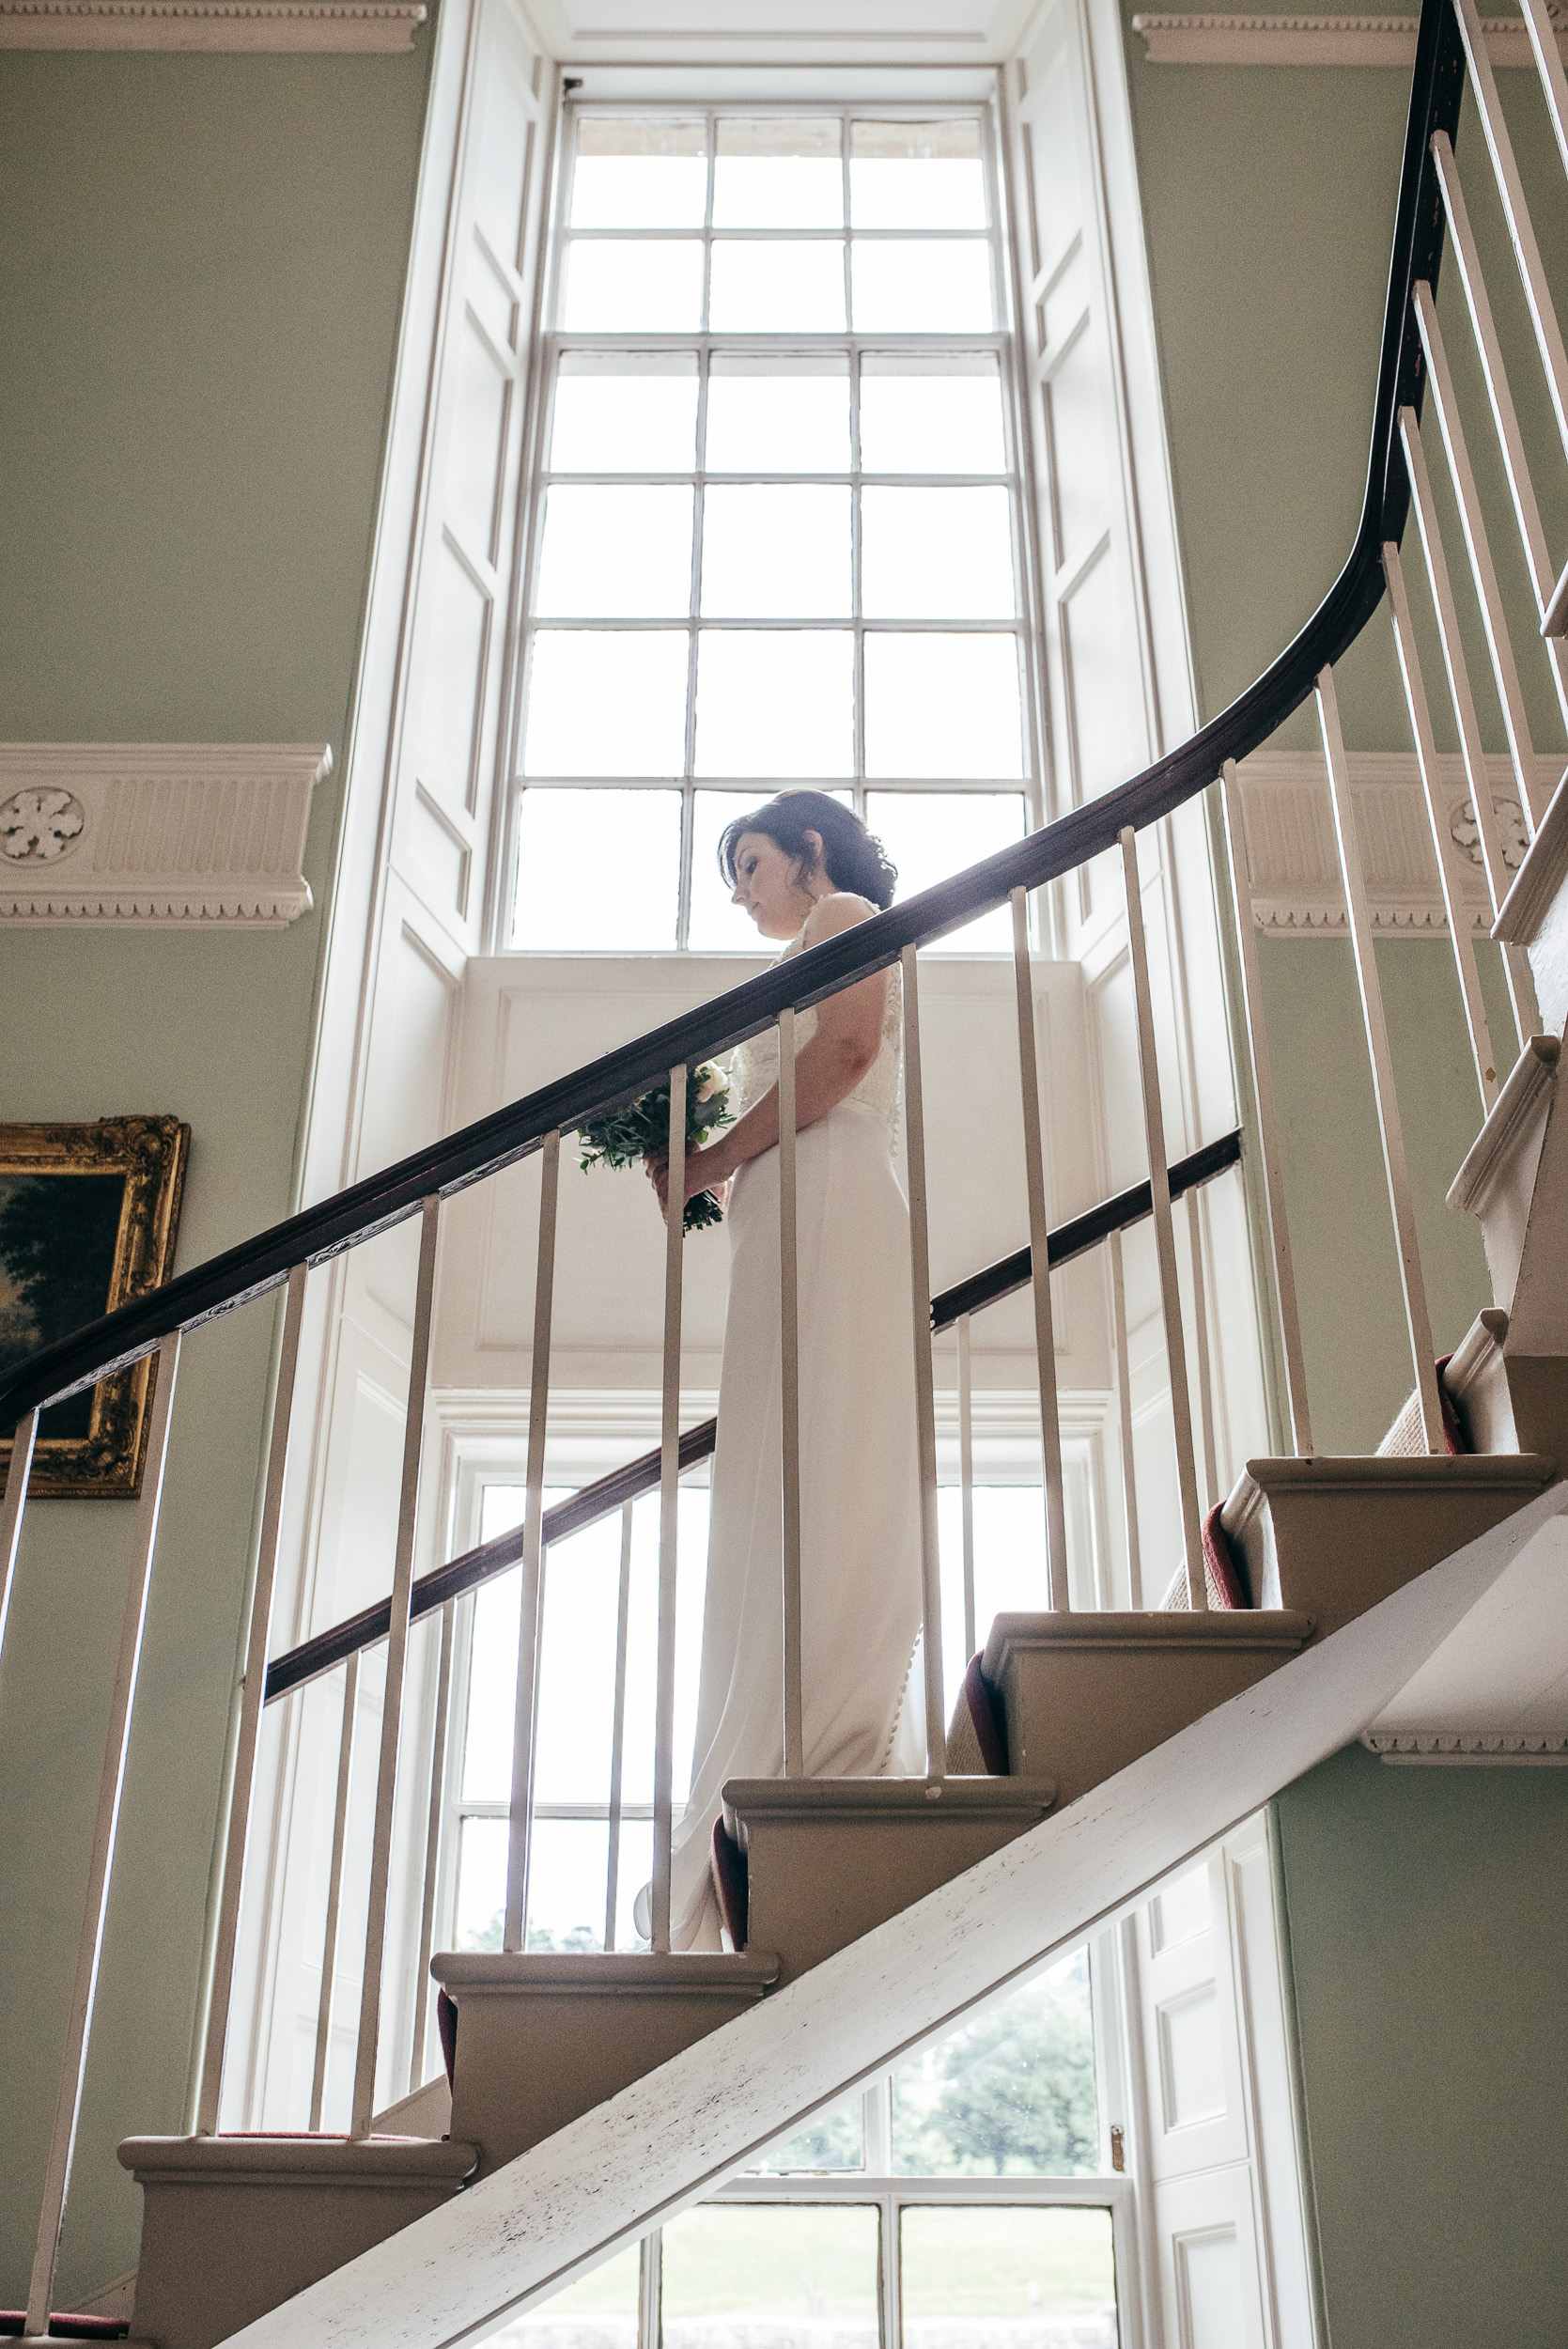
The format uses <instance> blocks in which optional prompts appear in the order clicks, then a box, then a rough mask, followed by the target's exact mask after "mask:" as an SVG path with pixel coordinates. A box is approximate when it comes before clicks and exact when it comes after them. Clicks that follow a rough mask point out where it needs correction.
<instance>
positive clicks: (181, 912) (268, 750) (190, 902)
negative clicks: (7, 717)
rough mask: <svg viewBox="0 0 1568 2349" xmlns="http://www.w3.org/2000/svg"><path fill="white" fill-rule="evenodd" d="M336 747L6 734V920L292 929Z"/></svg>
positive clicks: (304, 893)
mask: <svg viewBox="0 0 1568 2349" xmlns="http://www.w3.org/2000/svg"><path fill="white" fill-rule="evenodd" d="M331 772H332V752H331V751H330V749H329V748H328V746H327V745H326V743H324V742H0V923H8V924H16V925H28V926H35V927H39V926H49V927H55V928H60V927H70V926H74V925H76V924H79V923H83V922H100V923H103V922H107V923H114V924H118V925H120V926H138V927H147V926H153V927H161V928H169V927H176V928H186V927H197V926H201V927H206V926H213V925H229V926H238V927H241V928H244V929H282V928H284V927H286V926H287V924H288V923H290V922H293V921H296V920H297V919H298V918H299V916H300V915H301V914H302V913H306V912H308V911H309V910H310V905H311V894H310V886H309V883H308V882H307V881H306V879H305V877H304V847H305V832H306V828H307V826H308V825H309V822H310V806H311V793H312V791H313V790H314V788H315V786H316V785H317V784H318V783H319V782H320V781H321V779H322V777H323V776H325V775H329V774H330V773H331Z"/></svg>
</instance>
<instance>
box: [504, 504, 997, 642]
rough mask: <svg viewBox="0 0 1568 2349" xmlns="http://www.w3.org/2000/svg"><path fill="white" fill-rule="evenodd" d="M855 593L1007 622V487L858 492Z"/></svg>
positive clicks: (930, 611)
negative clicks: (858, 588) (858, 566)
mask: <svg viewBox="0 0 1568 2349" xmlns="http://www.w3.org/2000/svg"><path fill="white" fill-rule="evenodd" d="M555 494H556V493H555V491H554V490H551V497H553V496H554V495H555ZM861 595H862V610H863V611H864V612H865V613H866V614H867V616H868V617H870V618H872V619H877V620H906V619H907V620H1004V619H1005V620H1010V619H1011V618H1012V617H1013V614H1014V613H1015V611H1016V610H1017V595H1016V591H1015V588H1014V584H1013V528H1012V517H1011V501H1010V499H1009V497H1008V494H1007V491H1006V490H1003V489H1001V488H998V489H994V490H879V489H868V490H863V491H862V495H861Z"/></svg>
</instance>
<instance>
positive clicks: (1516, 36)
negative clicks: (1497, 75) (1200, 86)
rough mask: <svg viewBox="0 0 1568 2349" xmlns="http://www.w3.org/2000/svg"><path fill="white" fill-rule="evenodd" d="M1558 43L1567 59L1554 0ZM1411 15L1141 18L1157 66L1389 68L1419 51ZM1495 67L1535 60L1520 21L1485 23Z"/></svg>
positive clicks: (1559, 2)
mask: <svg viewBox="0 0 1568 2349" xmlns="http://www.w3.org/2000/svg"><path fill="white" fill-rule="evenodd" d="M1548 8H1549V10H1550V14H1551V19H1552V22H1553V23H1554V24H1555V25H1556V26H1557V31H1558V45H1559V47H1560V48H1562V49H1563V50H1564V54H1568V6H1565V5H1564V0H1548ZM1417 22H1418V20H1417V18H1416V17H1415V16H1414V15H1411V16H1240V15H1231V14H1229V13H1223V14H1222V13H1219V12H1216V13H1212V14H1203V15H1181V16H1135V17H1134V18H1133V20H1132V29H1133V31H1134V32H1135V33H1141V34H1142V36H1143V41H1144V46H1145V48H1146V49H1147V51H1148V55H1149V62H1150V64H1151V65H1391V66H1402V67H1404V68H1405V70H1406V71H1408V70H1409V68H1410V66H1411V64H1412V63H1413V62H1414V59H1415V54H1416V26H1417ZM1482 23H1483V27H1484V30H1485V34H1486V49H1487V54H1488V55H1489V56H1490V57H1491V60H1492V63H1493V64H1494V65H1495V66H1505V65H1520V66H1527V65H1532V64H1533V63H1534V55H1533V53H1532V52H1531V49H1530V45H1529V33H1528V32H1527V30H1526V29H1525V21H1524V19H1523V17H1520V16H1488V17H1483V19H1482Z"/></svg>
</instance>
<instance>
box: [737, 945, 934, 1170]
mask: <svg viewBox="0 0 1568 2349" xmlns="http://www.w3.org/2000/svg"><path fill="white" fill-rule="evenodd" d="M804 939H805V926H804V924H802V925H801V926H800V929H799V930H797V931H796V933H795V936H794V937H793V938H792V939H791V940H790V941H789V943H788V945H787V946H786V947H785V948H784V953H783V954H782V955H781V956H780V957H779V959H780V961H781V962H787V961H788V959H789V957H790V956H791V955H798V954H800V952H801V951H802V946H803V942H804ZM887 977H888V1000H887V1008H886V1010H885V1011H884V1012H883V1014H882V1041H881V1044H880V1046H879V1048H878V1050H877V1057H876V1059H875V1060H874V1061H873V1062H872V1064H871V1066H870V1067H869V1068H868V1069H867V1070H866V1072H865V1075H864V1076H863V1077H862V1079H861V1081H860V1083H859V1084H858V1085H857V1086H856V1087H855V1090H854V1092H853V1093H851V1094H850V1095H848V1099H850V1100H851V1101H858V1102H860V1103H861V1105H862V1107H863V1108H865V1109H868V1110H870V1111H871V1112H872V1114H873V1116H875V1117H876V1118H877V1119H878V1120H879V1121H880V1123H881V1124H882V1125H883V1126H885V1127H886V1128H887V1133H888V1143H889V1147H890V1148H891V1147H892V1146H893V1143H895V1142H896V1141H897V1139H898V1109H899V1084H900V1079H901V1074H902V1046H903V1039H904V993H903V973H902V972H901V971H900V970H899V967H898V965H897V963H894V964H893V968H892V970H891V971H890V972H888V974H887ZM815 1033H816V1013H815V1008H814V1009H812V1010H810V1011H802V1012H800V1014H799V1015H798V1016H797V1018H796V1021H795V1049H796V1051H797V1052H800V1050H803V1048H804V1047H805V1045H806V1044H807V1043H809V1042H810V1040H811V1038H812V1037H813V1036H814V1035H815ZM778 1081H779V1032H778V1029H777V1028H776V1027H770V1028H764V1029H763V1031H762V1033H761V1034H760V1035H753V1036H750V1037H748V1038H747V1040H746V1042H745V1043H744V1044H737V1046H736V1049H735V1050H734V1051H733V1052H732V1053H731V1055H730V1108H731V1109H732V1111H733V1112H734V1113H735V1115H736V1116H737V1117H743V1116H744V1115H745V1113H746V1112H747V1111H748V1110H749V1109H751V1108H752V1107H753V1105H754V1104H755V1103H756V1102H758V1101H760V1100H761V1098H762V1097H763V1095H764V1094H765V1093H766V1092H767V1091H768V1088H769V1086H771V1085H775V1084H777V1082H778Z"/></svg>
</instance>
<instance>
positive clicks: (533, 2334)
mask: <svg viewBox="0 0 1568 2349" xmlns="http://www.w3.org/2000/svg"><path fill="white" fill-rule="evenodd" d="M642 2283H643V2247H642V2245H641V2244H640V2243H633V2244H632V2245H631V2246H630V2247H629V2249H627V2250H625V2251H617V2252H616V2254H615V2256H614V2258H613V2259H612V2260H606V2261H605V2263H604V2264H603V2266H602V2267H596V2268H593V2269H592V2270H591V2271H590V2272H589V2274H587V2275H586V2276H580V2277H579V2278H578V2279H577V2281H576V2283H574V2284H567V2286H566V2287H565V2289H564V2290H562V2291H560V2292H552V2293H551V2295H550V2297H549V2299H548V2300H541V2301H540V2302H539V2304H538V2306H537V2307H536V2308H535V2309H533V2310H530V2312H529V2314H528V2315H526V2316H514V2317H513V2319H512V2321H511V2323H510V2324H509V2325H504V2326H502V2328H501V2330H500V2331H499V2332H498V2333H487V2334H486V2335H485V2349H637V2320H638V2310H639V2295H640V2293H641V2291H642Z"/></svg>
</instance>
